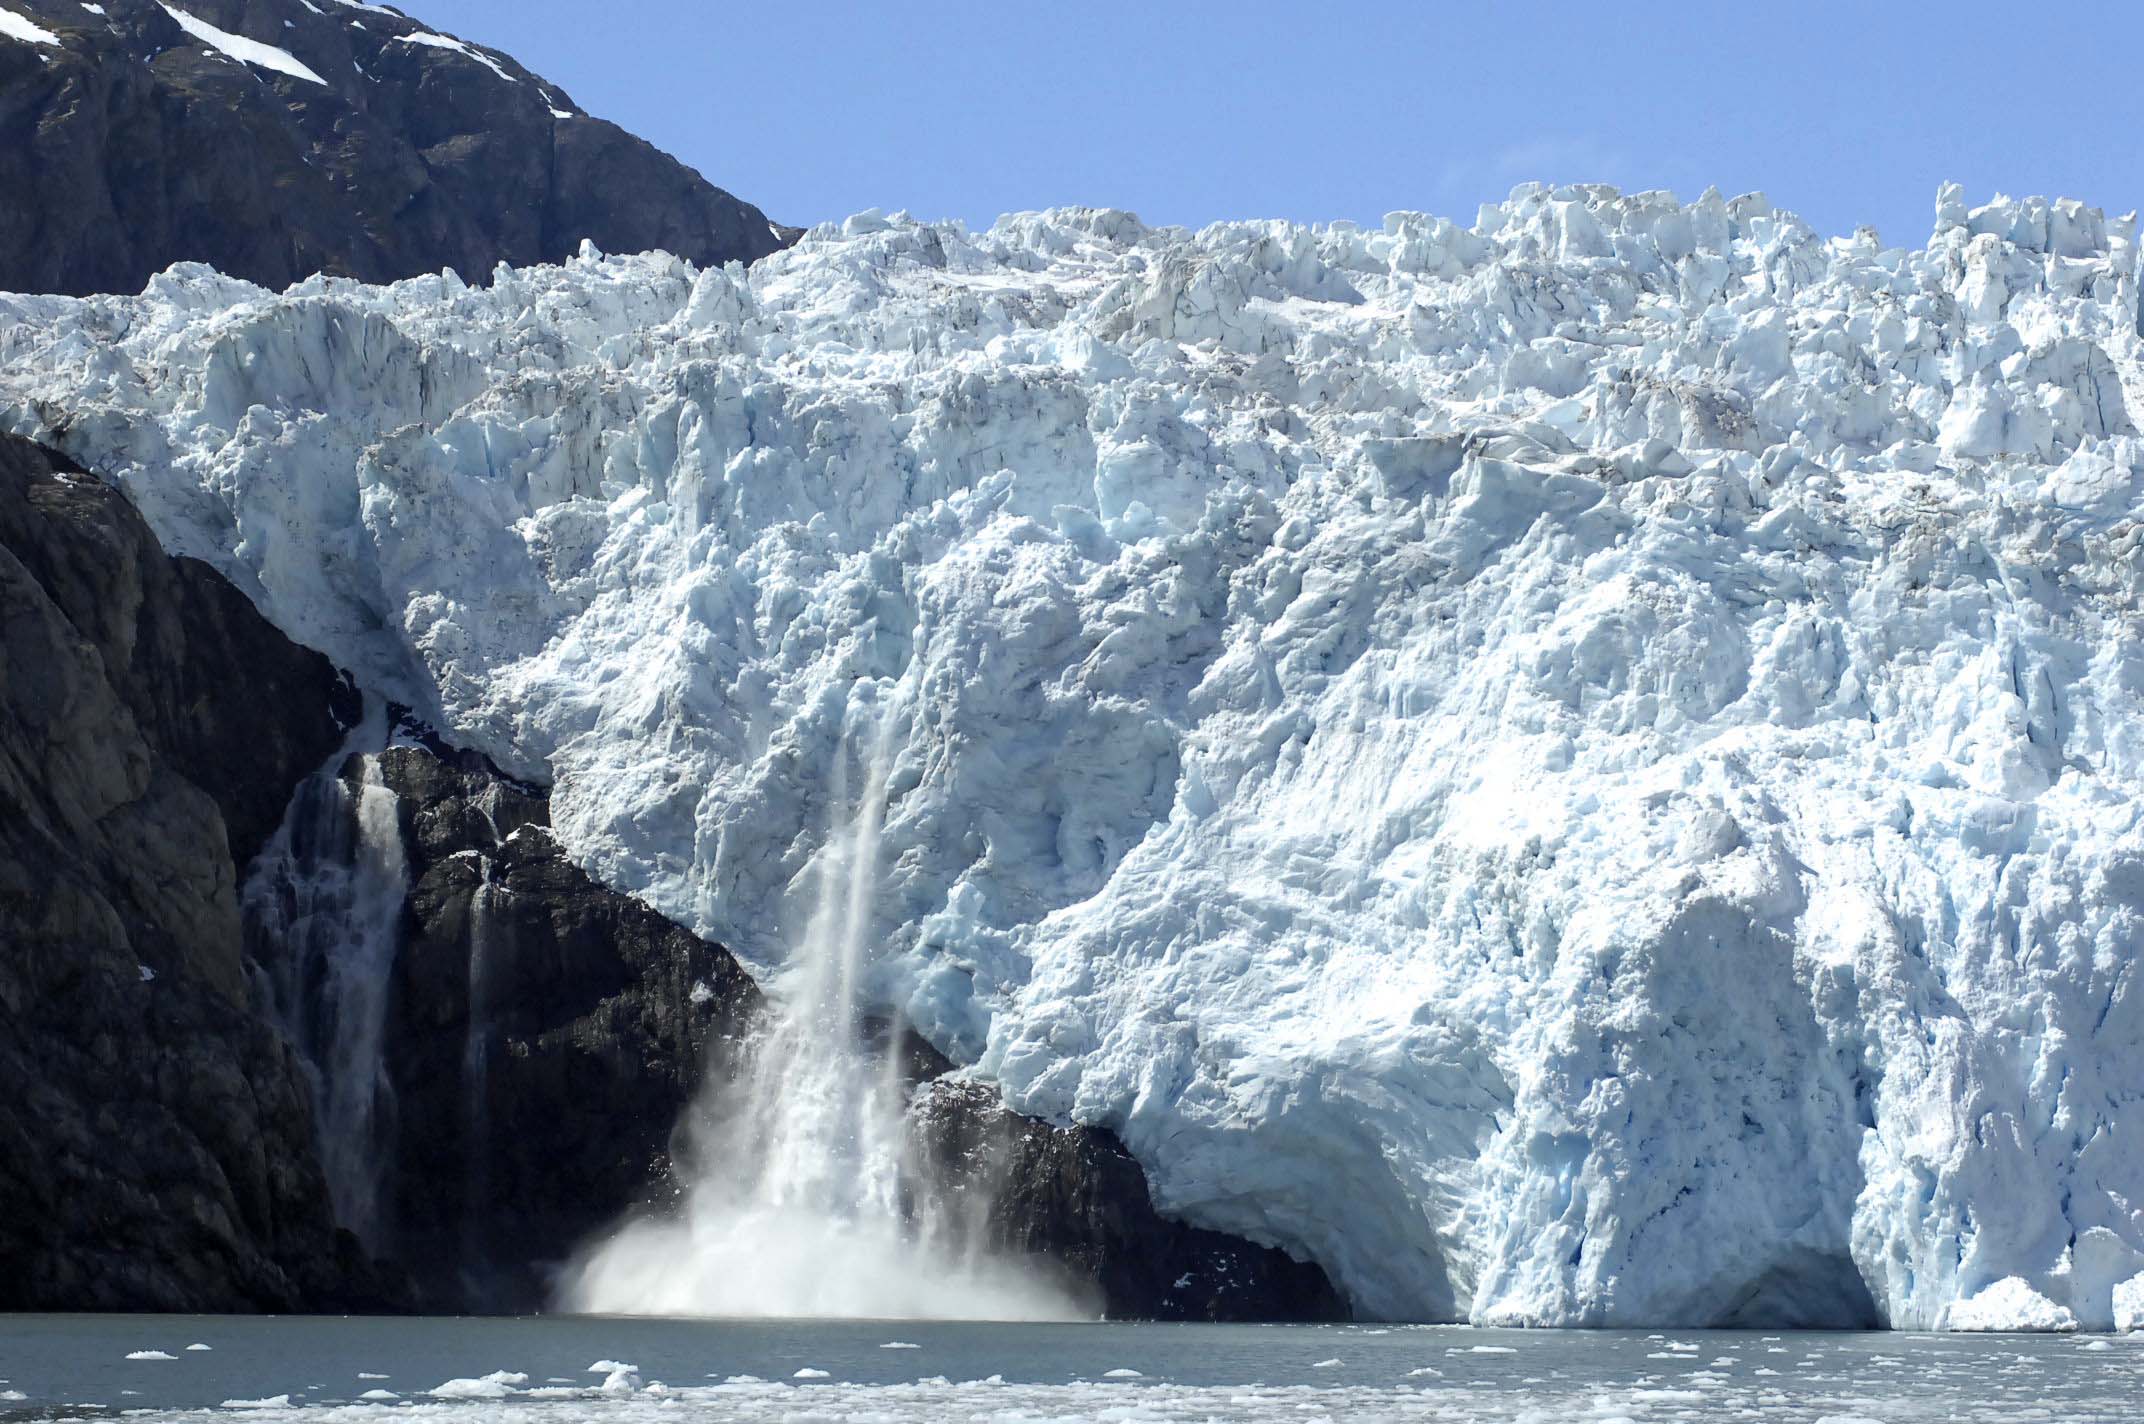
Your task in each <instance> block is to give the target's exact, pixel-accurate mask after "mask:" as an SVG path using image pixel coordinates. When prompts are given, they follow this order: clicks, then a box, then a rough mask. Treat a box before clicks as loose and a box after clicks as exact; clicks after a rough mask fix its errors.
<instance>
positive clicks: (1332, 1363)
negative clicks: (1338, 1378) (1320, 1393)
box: [1311, 1356, 1340, 1370]
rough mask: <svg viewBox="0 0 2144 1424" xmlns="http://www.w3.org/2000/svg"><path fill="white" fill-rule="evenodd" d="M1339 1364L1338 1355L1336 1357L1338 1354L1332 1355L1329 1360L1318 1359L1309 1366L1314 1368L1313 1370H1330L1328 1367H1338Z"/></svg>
mask: <svg viewBox="0 0 2144 1424" xmlns="http://www.w3.org/2000/svg"><path fill="white" fill-rule="evenodd" d="M1339 1365H1340V1359H1339V1357H1338V1356H1334V1357H1333V1358H1332V1359H1330V1360H1319V1361H1317V1362H1316V1363H1315V1364H1313V1365H1312V1366H1311V1368H1312V1369H1314V1370H1330V1369H1337V1368H1338V1367H1339Z"/></svg>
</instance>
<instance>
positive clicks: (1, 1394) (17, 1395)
mask: <svg viewBox="0 0 2144 1424" xmlns="http://www.w3.org/2000/svg"><path fill="white" fill-rule="evenodd" d="M29 1397H30V1396H28V1395H27V1394H24V1393H23V1392H22V1391H21V1390H19V1389H0V1400H5V1401H6V1402H8V1403H9V1404H16V1403H19V1402H21V1401H22V1400H25V1399H28V1398H29Z"/></svg>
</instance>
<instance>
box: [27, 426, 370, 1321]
mask: <svg viewBox="0 0 2144 1424" xmlns="http://www.w3.org/2000/svg"><path fill="white" fill-rule="evenodd" d="M344 703H345V697H344V689H343V688H342V686H341V684H340V682H339V680H338V679H337V678H336V677H335V675H334V672H333V670H332V669H331V668H330V667H329V665H328V663H327V661H326V660H325V659H324V658H322V657H320V656H319V655H318V654H317V653H312V652H308V651H306V650H305V649H302V648H299V647H297V646H296V645H294V644H293V643H291V642H290V641H289V640H288V639H286V638H284V637H283V636H282V635H281V634H280V633H278V632H277V631H276V630H275V629H274V628H273V627H271V626H269V624H268V623H267V622H266V620H264V619H263V618H262V617H261V616H260V615H259V614H258V613H256V612H255V611H254V609H253V606H252V605H251V604H250V603H248V602H247V601H246V599H245V598H244V597H243V596H242V595H240V594H239V593H238V592H237V590H235V589H233V588H232V587H231V586H230V585H229V584H227V583H225V582H224V581H223V580H222V579H221V578H219V577H218V576H217V575H216V574H214V573H213V572H212V571H210V570H209V569H208V568H207V567H205V566H204V565H201V564H198V563H194V562H192V561H191V560H186V559H171V558H167V557H166V556H165V554H164V553H163V551H162V550H161V549H159V548H158V547H157V543H156V539H155V537H154V536H153V535H152V534H151V533H150V532H149V529H148V526H147V525H145V524H144V523H143V522H142V520H141V517H140V516H139V515H137V514H136V513H135V512H134V510H133V509H132V507H131V506H129V505H128V504H127V502H126V500H125V498H124V497H122V496H121V495H120V494H119V492H118V491H117V490H115V489H113V488H112V487H110V486H109V485H107V484H105V483H103V482H102V481H100V480H98V479H96V478H95V477H93V476H91V475H87V474H85V473H83V471H82V470H81V469H80V468H79V467H77V466H75V465H74V464H72V463H71V462H69V461H67V460H65V459H64V458H61V457H58V456H55V455H53V454H52V453H51V452H49V451H46V450H42V449H40V448H38V447H36V446H34V445H31V444H30V443H29V442H27V441H24V440H19V439H15V438H13V437H4V438H0V804H4V805H5V807H6V814H5V815H0V947H4V949H0V1081H5V1082H6V1083H7V1084H8V1091H7V1092H6V1093H5V1094H0V1309H4V1310H81V1309H133V1310H143V1309H155V1310H188V1311H206V1310H248V1309H250V1310H294V1309H307V1308H326V1307H334V1306H340V1307H345V1308H348V1307H362V1306H367V1305H376V1304H380V1303H384V1302H387V1301H390V1300H392V1299H393V1298H394V1291H393V1288H392V1287H391V1286H389V1285H383V1284H382V1281H381V1279H380V1278H376V1277H375V1275H374V1273H373V1271H372V1269H371V1267H370V1266H369V1265H368V1263H367V1261H366V1258H365V1256H364V1254H363V1253H362V1251H361V1250H360V1249H359V1246H358V1243H357V1242H356V1241H355V1240H354V1239H353V1238H352V1237H351V1236H350V1235H349V1234H348V1233H347V1232H341V1231H338V1230H337V1229H336V1226H335V1222H334V1220H333V1218H332V1216H331V1214H330V1212H329V1210H328V1201H327V1197H326V1194H325V1191H324V1189H323V1183H322V1179H321V1172H320V1166H319V1162H318V1158H317V1157H316V1155H315V1153H314V1150H313V1116H312V1112H311V1108H310V1104H309V1103H308V1101H307V1095H306V1088H305V1083H304V1078H303V1076H302V1072H301V1070H300V1066H299V1064H298V1062H297V1059H296V1056H295V1055H294V1054H293V1053H292V1051H291V1049H290V1046H289V1044H288V1043H287V1042H286V1041H285V1039H284V1038H283V1036H282V1035H281V1034H279V1033H278V1032H276V1030H275V1029H274V1028H273V1027H272V1026H271V1025H270V1023H269V1022H268V1021H267V1020H266V1019H265V1018H264V1017H263V1016H262V1015H261V1014H260V1012H259V1011H258V1006H257V1005H256V1004H255V1003H254V1001H253V999H252V996H251V993H250V990H249V984H248V978H247V974H246V964H245V961H244V958H243V955H242V953H241V949H240V933H239V907H238V898H237V869H236V867H237V866H238V865H240V864H242V863H243V861H244V859H245V858H246V857H248V856H249V855H250V854H251V849H252V848H253V847H255V846H257V845H258V844H259V842H260V841H261V840H263V839H265V837H266V836H267V834H268V832H269V831H271V830H272V829H273V827H274V824H275V822H276V821H278V820H280V818H281V814H282V813H281V810H280V807H281V805H282V803H283V802H286V801H287V800H288V799H289V797H290V793H291V790H292V788H294V787H295V786H296V785H297V784H298V783H299V782H300V780H302V779H303V777H304V776H305V775H306V773H307V770H308V769H309V767H310V766H311V765H312V764H314V763H316V762H317V761H319V760H320V758H322V757H323V756H325V755H326V754H327V752H328V750H329V749H331V748H332V747H334V745H335V744H336V742H337V741H338V740H340V737H341V731H340V729H339V727H338V725H337V722H336V716H335V714H336V711H337V709H338V708H339V707H342V706H343V705H344ZM271 807H273V808H276V809H273V810H271V809H270V808H271ZM386 1279H388V1280H391V1274H390V1276H389V1277H387V1278H386Z"/></svg>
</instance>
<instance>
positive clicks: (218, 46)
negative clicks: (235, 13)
mask: <svg viewBox="0 0 2144 1424" xmlns="http://www.w3.org/2000/svg"><path fill="white" fill-rule="evenodd" d="M159 3H160V4H161V3H162V0H159ZM162 8H163V11H164V13H165V14H167V15H169V16H171V18H172V19H174V20H176V21H178V24H179V28H180V29H182V30H184V31H186V33H188V34H190V35H192V36H193V37H194V38H195V39H197V40H199V41H201V43H203V44H205V45H207V46H208V47H209V48H210V49H212V50H215V51H216V52H217V53H219V54H226V55H229V56H230V57H231V58H232V59H235V60H239V61H241V62H242V63H245V64H250V65H253V66H255V67H257V68H260V69H268V70H273V71H274V72H276V73H277V74H287V75H289V76H290V77H291V78H293V79H304V80H308V81H310V82H311V83H314V84H319V85H322V86H325V85H326V84H327V80H325V79H322V78H321V77H320V76H319V75H317V74H315V73H314V72H313V71H312V70H311V69H309V68H307V67H306V66H305V65H304V64H303V63H301V62H300V61H299V59H298V57H297V56H296V55H294V54H292V53H291V52H290V51H289V50H287V49H277V48H276V47H275V46H274V45H272V44H262V43H261V42H260V41H259V40H249V39H247V38H246V37H245V36H244V35H234V34H232V33H231V32H230V31H229V30H219V29H217V28H216V27H215V26H214V25H212V24H210V23H209V22H208V21H206V20H197V19H195V18H194V17H193V16H192V15H189V14H187V13H186V12H185V11H184V10H181V9H178V8H177V7H175V6H172V5H163V7H162Z"/></svg>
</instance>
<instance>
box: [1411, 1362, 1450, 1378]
mask: <svg viewBox="0 0 2144 1424" xmlns="http://www.w3.org/2000/svg"><path fill="white" fill-rule="evenodd" d="M1424 1375H1427V1376H1430V1377H1432V1378H1435V1379H1443V1378H1444V1371H1442V1370H1440V1369H1438V1368H1437V1367H1436V1366H1435V1365H1423V1366H1421V1367H1419V1368H1417V1369H1412V1370H1409V1371H1407V1378H1409V1379H1417V1378H1420V1377H1422V1376H1424Z"/></svg>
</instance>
